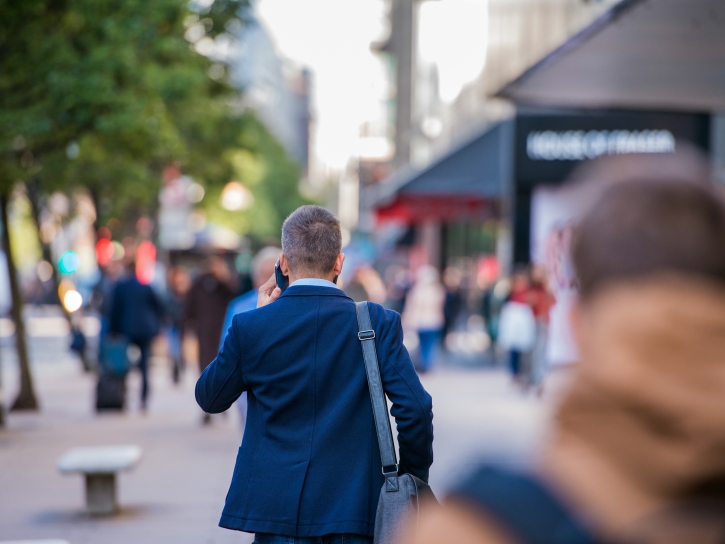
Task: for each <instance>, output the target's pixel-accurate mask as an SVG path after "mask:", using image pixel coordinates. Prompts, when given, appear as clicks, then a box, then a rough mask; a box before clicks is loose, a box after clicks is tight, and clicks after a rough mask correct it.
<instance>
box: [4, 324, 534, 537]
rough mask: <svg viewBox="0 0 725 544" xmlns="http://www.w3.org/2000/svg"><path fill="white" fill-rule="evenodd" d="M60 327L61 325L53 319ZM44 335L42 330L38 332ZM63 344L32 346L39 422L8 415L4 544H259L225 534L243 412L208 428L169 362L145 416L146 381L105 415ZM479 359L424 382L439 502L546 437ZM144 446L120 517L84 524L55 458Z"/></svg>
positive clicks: (125, 486)
mask: <svg viewBox="0 0 725 544" xmlns="http://www.w3.org/2000/svg"><path fill="white" fill-rule="evenodd" d="M51 317H52V316H51ZM39 326H40V328H41V330H42V323H40V325H39ZM67 344H68V340H67V338H64V337H62V336H61V335H55V336H52V335H51V336H47V337H43V336H42V335H41V334H39V335H37V336H34V337H32V338H31V339H30V351H31V357H32V361H33V373H34V377H35V380H36V384H35V385H36V391H37V393H38V396H39V399H40V403H41V411H40V412H38V413H11V414H10V415H9V417H8V422H7V427H6V428H5V429H0V505H2V506H1V507H0V543H1V542H2V541H9V540H23V539H28V540H29V539H65V540H67V541H68V542H70V543H71V544H81V543H89V544H90V543H99V544H100V543H103V544H115V543H119V544H120V543H131V542H132V543H139V544H144V543H157V542H174V543H179V544H184V543H189V544H192V543H194V544H199V543H201V544H223V543H227V542H229V543H232V542H234V543H240V544H244V543H250V542H252V535H248V534H245V533H239V532H235V531H228V530H225V529H221V528H219V527H218V526H217V523H218V520H219V515H220V513H221V510H222V507H223V504H224V497H225V495H226V492H227V488H228V485H229V481H230V479H231V475H232V470H233V467H234V461H235V459H236V454H237V449H238V447H239V445H240V442H241V430H240V422H239V420H238V415H237V413H236V411H233V410H231V411H230V412H229V413H228V415H226V416H223V415H222V416H215V417H214V419H213V421H212V424H211V425H210V426H202V425H201V415H202V414H201V411H200V410H199V408H198V407H197V406H196V403H195V401H194V395H193V388H194V383H195V379H196V376H197V374H196V370H195V369H193V368H189V369H188V370H187V372H186V373H185V375H184V379H183V381H182V383H180V384H178V385H174V384H173V383H172V382H171V377H170V376H171V373H170V370H169V368H168V367H167V365H166V361H165V359H163V358H160V357H158V358H155V359H153V360H152V392H151V395H152V397H151V403H150V407H149V410H148V412H147V413H146V414H144V413H142V412H141V411H140V410H139V408H138V400H137V399H138V391H139V387H140V380H139V379H138V376H137V375H136V373H132V375H131V376H130V379H129V404H130V407H129V409H128V410H127V411H126V412H125V413H122V414H102V415H98V414H96V413H95V412H94V410H93V399H94V387H95V377H94V376H93V375H91V374H84V373H83V372H82V371H81V368H80V363H79V362H78V361H77V359H75V358H74V357H73V356H72V355H71V354H70V353H68V350H67ZM480 360H481V359H480V358H477V357H473V356H470V355H469V356H468V357H467V358H457V357H455V356H453V357H451V356H448V357H445V358H443V360H442V361H441V364H440V365H439V366H438V367H437V368H436V369H435V370H434V371H433V372H431V373H429V374H426V375H425V376H423V377H422V382H423V384H424V386H425V387H426V389H427V390H428V391H429V392H430V393H431V395H432V396H433V403H434V404H433V407H434V408H433V409H434V414H435V420H434V427H435V443H434V454H435V462H434V464H433V467H432V469H431V476H430V483H431V485H432V487H433V489H434V491H435V492H436V493H437V494H438V495H442V494H444V493H445V490H446V489H447V488H448V487H449V486H450V485H452V484H453V483H455V481H456V480H457V479H458V478H460V477H461V475H463V474H465V473H466V472H467V471H468V470H470V468H471V466H472V465H473V464H474V462H476V461H479V460H494V461H500V462H505V463H508V464H512V463H513V464H526V463H528V462H530V460H531V459H532V457H533V456H534V455H535V453H536V451H537V449H538V448H539V447H540V444H541V442H542V440H543V437H544V434H545V433H544V431H545V428H546V425H547V421H548V416H547V410H546V408H545V406H544V404H543V403H542V402H541V401H540V400H539V399H538V398H536V397H535V396H533V395H525V394H523V393H521V392H520V391H518V390H517V389H516V388H514V387H513V386H512V385H511V383H510V380H509V378H508V376H507V375H506V374H505V372H504V371H503V370H501V369H499V368H495V367H491V366H490V365H482V364H480ZM0 361H1V362H2V373H1V375H2V384H3V392H4V395H5V399H6V402H7V401H8V400H9V399H12V398H13V397H14V391H15V384H16V383H17V366H16V364H15V355H14V349H13V348H12V339H11V338H4V339H2V342H0ZM116 444H137V445H139V446H141V447H142V449H143V459H142V460H141V463H140V464H139V465H138V467H137V468H136V469H135V470H133V471H132V472H129V473H123V474H121V475H120V476H119V481H118V491H119V503H120V505H121V511H120V513H119V514H118V515H116V516H113V517H109V518H91V517H89V516H88V515H86V514H85V513H84V487H83V486H84V483H83V478H82V477H81V476H80V475H63V474H61V473H60V472H59V471H58V470H57V468H56V462H57V460H58V458H59V457H60V456H61V455H62V454H63V453H64V452H65V451H66V450H68V449H69V448H71V447H77V446H96V445H116Z"/></svg>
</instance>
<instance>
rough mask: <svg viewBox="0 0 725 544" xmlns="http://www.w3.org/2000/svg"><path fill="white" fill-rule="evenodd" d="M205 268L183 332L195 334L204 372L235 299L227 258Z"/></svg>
mask: <svg viewBox="0 0 725 544" xmlns="http://www.w3.org/2000/svg"><path fill="white" fill-rule="evenodd" d="M203 266H204V272H203V273H202V274H201V275H200V276H199V277H198V278H196V279H195V280H194V282H193V283H192V284H191V288H190V289H189V292H188V293H187V295H186V300H185V301H184V332H186V330H187V328H192V329H193V330H194V331H195V332H196V337H197V340H198V343H199V370H200V371H201V372H203V371H204V369H205V368H206V367H207V366H209V363H211V362H212V361H213V360H214V357H216V354H217V351H218V349H219V338H221V335H222V327H223V326H224V316H225V314H226V310H227V306H228V305H229V303H230V302H231V301H232V299H233V298H234V291H233V290H232V287H231V272H230V270H229V267H228V266H227V263H226V262H225V260H224V258H223V257H222V256H220V255H210V256H209V257H207V259H206V261H205V262H204V265H203ZM202 421H203V423H205V424H206V423H209V422H210V421H211V417H210V416H209V414H204V416H203V420H202Z"/></svg>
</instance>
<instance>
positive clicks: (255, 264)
mask: <svg viewBox="0 0 725 544" xmlns="http://www.w3.org/2000/svg"><path fill="white" fill-rule="evenodd" d="M280 253H282V250H281V249H280V248H278V247H274V246H267V247H263V248H262V249H260V250H259V251H258V252H257V254H256V255H255V256H254V259H253V260H252V277H254V278H256V277H257V276H258V275H259V273H260V270H261V268H262V265H263V264H264V263H266V262H267V261H271V260H277V259H278V258H279V254H280Z"/></svg>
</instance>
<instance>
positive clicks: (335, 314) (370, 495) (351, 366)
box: [196, 206, 433, 544]
mask: <svg viewBox="0 0 725 544" xmlns="http://www.w3.org/2000/svg"><path fill="white" fill-rule="evenodd" d="M341 246H342V234H341V230H340V222H339V221H338V219H337V218H336V217H335V216H334V215H333V214H332V213H330V212H329V211H327V210H325V209H324V208H320V207H319V206H303V207H301V208H299V209H297V210H296V211H295V212H293V213H292V214H291V215H290V216H289V217H288V218H287V219H286V221H285V222H284V225H283V227H282V250H283V253H282V255H281V256H280V270H281V272H282V273H283V274H284V275H286V276H287V277H288V279H289V287H287V289H286V290H285V291H284V293H282V290H281V289H280V288H279V287H277V286H276V284H275V278H274V276H273V277H271V278H269V280H268V281H267V282H266V283H265V284H264V285H263V286H262V287H261V288H260V289H259V299H258V306H259V307H258V308H257V309H255V310H252V311H249V312H243V313H241V314H237V315H236V316H234V318H233V320H232V326H231V328H230V331H229V334H228V335H227V337H226V339H225V340H224V345H223V346H222V349H221V350H220V351H219V354H218V356H217V358H216V359H215V360H214V361H213V362H212V363H211V364H210V365H209V366H208V367H207V368H206V370H204V372H203V373H202V375H201V377H200V378H199V381H198V382H197V384H196V400H197V402H198V403H199V406H201V407H202V409H203V410H204V411H206V412H213V413H218V412H223V411H224V410H227V409H228V408H229V407H230V406H231V405H232V403H233V402H234V401H236V400H237V398H238V397H239V395H240V394H241V393H243V392H244V391H248V392H249V395H248V398H249V417H248V421H247V427H246V429H245V431H244V440H243V442H242V446H241V448H240V450H239V455H238V457H237V464H236V467H235V469H234V474H233V476H232V483H231V486H230V488H229V492H228V494H227V497H226V504H225V506H224V511H223V513H222V518H221V521H220V525H221V526H222V527H226V528H228V529H234V530H238V531H246V532H250V533H256V534H255V542H258V543H260V544H277V543H289V542H325V543H327V544H341V543H343V542H344V543H349V544H371V543H372V541H373V538H372V535H373V531H374V527H375V512H376V503H377V501H378V497H379V495H380V489H381V488H382V486H383V483H384V477H383V473H382V472H383V471H382V469H383V467H382V465H381V458H380V455H379V449H378V445H377V444H376V443H375V442H376V434H375V432H374V425H375V423H374V419H373V411H372V405H371V401H370V394H369V388H368V383H367V379H366V373H365V364H364V361H363V355H362V349H361V345H360V340H359V336H358V334H359V328H358V321H357V312H356V306H355V303H354V302H353V301H352V299H350V297H348V296H347V295H346V294H345V293H344V292H343V291H342V290H341V289H339V288H338V287H337V285H336V284H335V283H334V281H333V280H335V279H336V278H337V277H338V276H339V274H340V273H341V272H342V266H343V263H344V260H345V255H343V254H342V253H340V251H341ZM369 309H370V318H371V325H372V328H373V329H374V331H375V346H376V349H377V353H378V355H379V362H380V380H381V382H382V386H383V389H384V391H385V393H386V394H387V396H388V398H389V399H390V400H391V401H392V408H391V410H390V411H391V413H392V414H393V416H394V417H395V420H396V424H397V430H398V444H399V450H400V464H399V466H398V467H396V468H398V470H399V471H400V472H401V473H410V474H413V475H415V476H417V477H418V478H420V479H422V480H424V481H427V479H428V471H429V467H430V465H431V463H432V462H433V425H432V418H433V413H432V401H431V398H430V395H428V393H426V391H425V390H424V389H423V386H422V385H421V383H420V380H419V379H418V377H417V376H416V374H415V371H414V369H413V365H412V363H411V361H410V357H409V356H408V352H407V351H406V350H405V348H404V347H403V344H402V338H403V334H402V329H401V327H400V316H399V315H398V314H397V313H395V312H392V311H390V310H386V309H385V308H383V307H382V306H380V305H379V304H374V303H370V304H369Z"/></svg>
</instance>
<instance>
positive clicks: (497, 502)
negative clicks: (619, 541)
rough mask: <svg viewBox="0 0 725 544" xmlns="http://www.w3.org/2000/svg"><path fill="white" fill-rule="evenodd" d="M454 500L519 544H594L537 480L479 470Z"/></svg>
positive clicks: (455, 492) (486, 468)
mask: <svg viewBox="0 0 725 544" xmlns="http://www.w3.org/2000/svg"><path fill="white" fill-rule="evenodd" d="M451 494H452V495H453V496H457V497H459V498H462V499H465V500H466V501H467V502H469V503H470V504H473V505H475V506H478V507H479V508H481V509H483V510H484V511H486V513H487V514H488V515H490V516H492V517H493V518H494V519H496V520H497V521H498V522H499V523H501V524H502V525H503V526H504V527H506V529H508V530H509V532H510V533H511V534H513V535H515V536H516V537H517V541H518V542H521V543H522V544H551V543H554V542H556V543H562V544H564V543H565V544H596V543H597V542H598V541H597V539H596V538H595V537H594V535H593V534H591V532H590V531H589V530H588V528H587V527H585V526H584V524H583V523H582V522H581V520H579V519H578V518H577V517H576V516H575V515H574V514H573V513H572V512H570V511H569V509H568V508H567V507H566V506H565V505H564V504H563V503H562V502H561V501H560V500H559V498H558V497H556V496H555V495H554V494H553V493H552V492H551V491H550V490H549V489H548V488H547V487H546V486H545V485H543V484H542V483H541V482H540V481H539V480H537V479H536V478H533V477H532V476H529V475H527V474H522V473H518V472H513V471H509V470H505V469H502V468H499V467H494V466H482V467H480V468H479V469H478V471H476V472H475V473H474V474H473V475H472V476H470V477H469V478H468V479H467V480H466V481H465V482H464V483H463V484H462V485H459V486H458V487H457V488H455V489H454V490H453V491H452V493H451Z"/></svg>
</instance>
